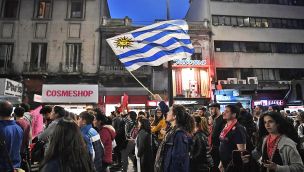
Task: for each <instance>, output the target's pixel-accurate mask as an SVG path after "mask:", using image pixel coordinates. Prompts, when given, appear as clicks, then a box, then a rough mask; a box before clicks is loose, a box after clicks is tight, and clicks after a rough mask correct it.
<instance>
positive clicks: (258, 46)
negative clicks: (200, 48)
mask: <svg viewBox="0 0 304 172" xmlns="http://www.w3.org/2000/svg"><path fill="white" fill-rule="evenodd" d="M214 47H215V51H217V52H247V53H288V54H304V43H275V42H244V41H243V42H239V41H214Z"/></svg>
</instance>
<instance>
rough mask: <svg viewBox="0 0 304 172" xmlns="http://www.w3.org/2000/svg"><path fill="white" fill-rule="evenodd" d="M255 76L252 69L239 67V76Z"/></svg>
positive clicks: (244, 77) (243, 77) (245, 77)
mask: <svg viewBox="0 0 304 172" xmlns="http://www.w3.org/2000/svg"><path fill="white" fill-rule="evenodd" d="M252 76H255V75H254V73H253V69H250V68H247V69H241V78H242V79H247V77H252Z"/></svg>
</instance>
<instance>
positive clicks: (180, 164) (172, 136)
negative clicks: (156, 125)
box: [154, 95, 194, 172]
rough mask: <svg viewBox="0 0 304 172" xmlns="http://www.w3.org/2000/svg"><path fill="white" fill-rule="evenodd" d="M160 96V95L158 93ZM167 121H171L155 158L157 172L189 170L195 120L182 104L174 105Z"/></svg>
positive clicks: (187, 171)
mask: <svg viewBox="0 0 304 172" xmlns="http://www.w3.org/2000/svg"><path fill="white" fill-rule="evenodd" d="M157 97H158V98H159V95H157ZM166 121H168V122H170V123H171V126H170V128H169V130H168V131H167V134H166V136H165V138H164V140H163V141H162V142H161V144H160V147H159V149H158V151H157V155H156V159H155V166H154V171H155V172H189V169H190V165H189V163H190V156H189V152H190V146H191V143H192V139H191V134H192V132H193V131H194V120H193V118H192V117H191V116H190V115H189V114H188V113H187V111H186V109H185V107H184V106H182V105H173V106H172V107H170V109H169V112H168V113H167V117H166Z"/></svg>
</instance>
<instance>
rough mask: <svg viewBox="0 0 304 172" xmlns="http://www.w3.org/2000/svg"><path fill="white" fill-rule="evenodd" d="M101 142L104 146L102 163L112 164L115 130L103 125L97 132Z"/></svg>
mask: <svg viewBox="0 0 304 172" xmlns="http://www.w3.org/2000/svg"><path fill="white" fill-rule="evenodd" d="M99 135H100V138H101V142H102V143H103V145H104V150H105V151H104V154H103V158H102V161H103V162H105V163H109V164H111V163H112V141H113V140H114V138H115V136H116V132H115V129H114V128H113V127H112V126H110V125H104V126H102V127H101V128H100V130H99Z"/></svg>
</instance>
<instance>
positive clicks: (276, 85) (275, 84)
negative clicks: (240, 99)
mask: <svg viewBox="0 0 304 172" xmlns="http://www.w3.org/2000/svg"><path fill="white" fill-rule="evenodd" d="M222 88H223V89H237V90H242V91H250V90H287V89H289V84H286V83H281V82H280V81H266V80H263V81H261V80H259V81H258V84H223V85H222Z"/></svg>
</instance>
